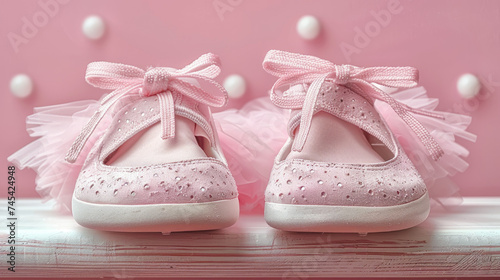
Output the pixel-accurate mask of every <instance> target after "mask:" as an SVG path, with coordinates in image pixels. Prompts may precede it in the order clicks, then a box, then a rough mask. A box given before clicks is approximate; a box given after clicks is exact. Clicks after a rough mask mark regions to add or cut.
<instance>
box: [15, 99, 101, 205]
mask: <svg viewBox="0 0 500 280" xmlns="http://www.w3.org/2000/svg"><path fill="white" fill-rule="evenodd" d="M98 108H99V101H97V100H84V101H77V102H71V103H66V104H59V105H54V106H47V107H38V108H35V109H34V114H33V115H30V116H28V117H27V119H26V126H27V131H28V134H29V135H30V136H31V137H39V138H38V139H36V140H35V141H33V142H31V143H30V144H28V145H26V146H25V147H23V148H21V149H20V150H18V151H17V152H15V153H14V154H12V155H11V156H10V157H8V159H7V160H9V161H10V162H12V163H14V164H15V165H17V166H18V167H19V168H21V169H23V168H26V167H29V168H31V169H33V170H34V171H35V172H36V173H37V176H36V180H35V183H36V190H37V192H38V193H39V194H40V196H41V197H42V198H43V200H45V201H47V200H50V199H54V200H55V201H56V203H57V206H58V207H59V209H60V210H61V211H63V212H71V198H72V195H73V190H74V188H75V183H76V180H77V178H78V174H79V173H80V170H81V167H82V165H83V163H84V161H85V158H86V156H82V157H80V158H79V159H78V160H77V161H76V162H75V163H74V164H70V163H68V162H66V161H65V160H64V157H65V155H66V152H67V151H68V149H69V148H70V146H71V144H72V143H73V141H74V140H75V138H76V137H77V136H78V134H79V133H80V131H81V129H82V127H83V126H84V125H85V124H86V123H87V122H88V120H89V119H90V118H91V117H92V115H93V114H94V112H95V111H96V110H97V109H98ZM107 123H109V119H107V120H105V121H103V123H102V125H100V126H99V127H98V128H97V130H96V133H94V134H93V135H92V137H91V138H90V139H89V141H88V142H87V144H86V145H85V147H84V151H83V153H84V154H88V153H89V151H90V149H91V147H92V146H93V144H94V143H95V141H96V140H97V139H99V137H100V136H101V135H102V133H103V132H104V129H105V127H106V125H107Z"/></svg>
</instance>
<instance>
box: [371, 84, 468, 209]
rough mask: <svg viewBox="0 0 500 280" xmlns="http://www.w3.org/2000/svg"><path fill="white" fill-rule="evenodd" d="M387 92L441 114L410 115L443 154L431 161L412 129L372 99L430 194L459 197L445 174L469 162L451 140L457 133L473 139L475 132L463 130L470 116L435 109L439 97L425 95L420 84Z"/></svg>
mask: <svg viewBox="0 0 500 280" xmlns="http://www.w3.org/2000/svg"><path fill="white" fill-rule="evenodd" d="M391 96H392V97H393V98H394V99H396V100H397V101H398V102H401V103H403V104H406V105H408V106H409V107H412V108H417V109H423V110H427V111H429V112H433V113H436V114H438V115H440V116H442V117H443V119H440V118H434V117H428V116H423V115H418V114H414V115H413V116H414V117H415V118H416V119H417V120H418V121H419V122H420V123H421V124H422V125H423V126H424V127H425V128H426V129H427V130H428V131H429V133H430V135H431V136H432V137H433V138H434V139H436V141H437V142H438V144H439V145H440V146H441V148H442V149H443V151H444V155H443V156H442V157H441V158H440V159H439V160H437V161H435V160H433V159H432V158H431V156H430V155H429V154H428V153H427V151H426V149H425V148H424V146H423V145H422V143H421V142H420V141H419V140H418V138H417V137H416V135H415V134H414V133H413V131H412V130H411V129H410V128H409V127H408V126H407V125H406V123H405V122H404V121H403V120H401V119H400V118H399V117H398V116H397V114H396V113H395V112H394V111H393V110H392V109H391V107H390V106H389V105H388V104H386V103H384V102H380V101H376V102H375V108H376V109H377V110H378V112H379V113H380V114H381V115H382V117H383V118H384V120H385V121H386V123H387V124H388V125H389V127H390V128H391V130H392V132H393V133H394V135H395V136H396V138H397V139H398V140H399V143H400V144H401V146H402V148H403V149H404V151H405V152H406V154H407V155H408V157H409V158H410V160H411V161H412V162H413V164H414V165H415V167H416V168H417V169H418V171H419V173H420V175H421V176H422V178H423V179H424V181H425V183H426V185H427V188H428V190H429V194H430V196H431V198H433V199H434V200H435V201H437V202H438V203H440V204H442V205H449V204H454V203H455V202H456V201H460V200H461V197H460V195H459V194H458V187H457V186H456V185H455V184H454V183H453V181H451V180H450V179H449V178H448V177H449V176H453V175H455V174H456V173H457V172H464V171H465V170H466V169H467V167H468V166H469V165H468V163H467V162H466V161H465V158H466V157H467V156H468V155H469V151H468V150H467V149H466V148H465V147H463V146H462V145H460V144H458V143H457V142H455V140H456V138H457V137H459V138H462V139H465V140H468V141H471V142H475V141H476V136H475V135H474V134H472V133H470V132H467V131H466V129H467V127H468V126H469V124H470V122H471V117H469V116H465V115H460V114H453V113H447V112H439V111H435V109H436V107H437V105H438V102H439V101H438V99H435V98H429V97H428V96H427V94H426V90H425V89H424V88H423V87H416V88H411V89H407V90H403V91H400V92H396V93H392V94H391Z"/></svg>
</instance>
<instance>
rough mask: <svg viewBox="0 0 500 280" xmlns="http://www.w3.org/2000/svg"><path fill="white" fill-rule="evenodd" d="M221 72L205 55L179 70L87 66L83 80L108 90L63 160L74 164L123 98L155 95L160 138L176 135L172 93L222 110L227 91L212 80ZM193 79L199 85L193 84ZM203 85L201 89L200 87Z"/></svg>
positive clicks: (216, 61) (103, 64)
mask: <svg viewBox="0 0 500 280" xmlns="http://www.w3.org/2000/svg"><path fill="white" fill-rule="evenodd" d="M219 73H220V62H219V58H218V57H217V56H216V55H214V54H211V53H208V54H204V55H202V56H200V57H199V58H198V59H196V60H195V61H193V62H192V63H191V64H189V65H188V66H186V67H184V68H182V69H174V68H167V67H154V68H153V67H151V68H149V69H148V70H147V71H144V70H142V69H140V68H137V67H134V66H130V65H124V64H119V63H110V62H92V63H90V64H89V65H88V66H87V72H86V75H85V79H86V81H87V82H88V83H89V84H91V85H93V86H95V87H98V88H102V89H111V90H113V91H112V92H111V93H109V94H108V95H106V96H105V97H104V98H103V99H102V101H101V106H100V108H99V110H97V111H96V112H95V113H94V115H93V116H92V118H91V119H90V121H89V122H88V123H87V124H86V125H85V126H84V128H83V129H82V131H81V133H80V135H78V137H77V138H76V140H75V142H74V143H73V145H72V146H71V148H70V150H69V151H68V154H67V155H66V161H68V162H75V161H76V159H77V157H78V155H79V154H80V152H81V150H82V149H83V147H84V145H85V143H86V141H87V140H88V138H89V137H90V135H91V134H92V132H93V131H94V130H95V128H96V127H97V125H98V124H99V122H100V121H101V120H102V118H103V117H104V115H105V114H106V112H107V111H108V110H109V109H110V108H111V107H112V106H113V105H114V104H115V103H116V102H117V101H118V100H120V99H122V98H123V97H125V96H128V95H132V94H138V95H139V96H141V97H148V96H152V95H157V96H158V101H159V103H160V120H161V125H162V135H161V137H162V139H169V138H172V137H174V136H175V116H174V113H175V107H174V99H173V96H172V91H175V92H178V93H180V94H182V95H185V96H187V97H190V98H192V99H194V100H196V101H198V102H200V103H203V104H206V105H208V106H213V107H222V106H224V105H225V104H226V102H227V98H228V97H227V92H226V90H225V89H224V88H223V87H222V86H221V85H220V84H218V83H217V82H216V81H214V80H213V78H215V77H216V76H217V75H219ZM193 80H195V81H196V82H198V83H199V84H200V86H198V85H195V84H193V83H190V82H192V81H193ZM201 86H203V88H202V87H201Z"/></svg>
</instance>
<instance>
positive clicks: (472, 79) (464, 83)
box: [457, 73, 481, 98]
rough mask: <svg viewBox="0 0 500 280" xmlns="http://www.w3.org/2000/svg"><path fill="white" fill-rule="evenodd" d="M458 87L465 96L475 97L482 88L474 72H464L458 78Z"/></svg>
mask: <svg viewBox="0 0 500 280" xmlns="http://www.w3.org/2000/svg"><path fill="white" fill-rule="evenodd" d="M457 89H458V92H459V93H460V95H461V96H462V97H463V98H473V97H474V96H476V95H477V94H478V93H479V90H481V82H480V81H479V79H478V78H477V77H476V76H475V75H473V74H469V73H468V74H463V75H462V76H460V78H458V82H457Z"/></svg>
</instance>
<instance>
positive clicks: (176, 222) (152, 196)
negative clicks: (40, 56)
mask: <svg viewBox="0 0 500 280" xmlns="http://www.w3.org/2000/svg"><path fill="white" fill-rule="evenodd" d="M219 72H220V66H219V60H218V57H217V56H215V55H213V54H205V55H203V56H201V57H200V58H198V59H197V60H196V61H194V62H192V63H191V64H189V65H188V66H186V67H184V68H182V69H173V68H165V67H153V68H149V69H148V70H147V71H144V70H142V69H140V68H137V67H133V66H129V65H123V64H116V63H108V62H94V63H91V64H89V66H88V68H87V73H86V80H87V82H89V83H90V84H91V85H94V86H96V87H99V88H103V89H109V90H113V91H112V92H111V93H109V94H107V95H106V96H104V98H103V99H102V100H101V102H100V105H99V107H98V108H97V110H96V111H95V113H94V114H93V116H92V117H91V118H90V121H89V122H88V123H87V124H86V125H85V126H84V127H83V129H82V131H81V133H80V134H79V135H78V137H77V138H76V140H75V141H74V143H73V144H72V145H71V148H70V149H69V152H68V153H67V156H66V160H67V161H68V162H75V161H76V160H77V159H78V156H79V154H80V153H81V151H82V149H83V148H84V147H85V144H86V141H87V140H88V139H89V138H90V137H91V135H92V133H93V132H94V131H95V130H96V128H97V127H99V126H100V122H101V121H102V120H103V118H108V120H106V122H107V123H108V124H107V127H106V128H105V131H104V132H103V133H102V136H101V137H100V138H99V139H98V140H97V141H96V142H95V144H94V145H93V147H92V148H91V149H90V151H89V153H88V155H87V158H86V160H85V163H84V164H83V166H82V168H81V172H80V175H79V177H78V180H77V182H76V186H75V189H74V194H73V201H72V210H73V216H74V218H75V220H76V221H77V222H78V223H79V224H81V225H83V226H85V227H89V228H93V229H99V230H107V231H124V232H174V231H194V230H211V229H220V228H224V227H228V226H230V225H232V224H234V223H235V222H236V220H237V218H238V215H239V205H238V198H237V196H238V192H237V188H236V184H235V181H234V179H233V177H232V176H231V174H230V172H229V169H228V167H227V163H226V160H225V158H224V156H223V154H222V151H221V148H220V145H219V140H218V136H217V131H216V130H215V125H214V122H213V119H212V115H211V112H210V108H209V107H210V106H215V107H221V106H224V105H225V104H226V102H227V93H226V91H225V90H224V88H223V87H222V86H221V85H219V84H218V83H216V82H215V81H214V80H213V78H215V77H216V76H217V75H218V74H219ZM98 130H99V129H98Z"/></svg>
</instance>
